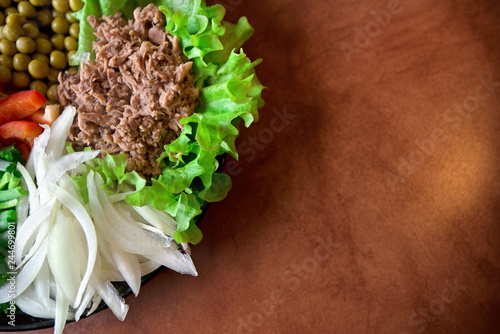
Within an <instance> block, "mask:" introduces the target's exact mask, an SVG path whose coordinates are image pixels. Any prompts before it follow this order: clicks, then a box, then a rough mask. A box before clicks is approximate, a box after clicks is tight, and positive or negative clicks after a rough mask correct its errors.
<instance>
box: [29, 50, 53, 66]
mask: <svg viewBox="0 0 500 334" xmlns="http://www.w3.org/2000/svg"><path fill="white" fill-rule="evenodd" d="M31 58H33V59H36V60H39V61H41V62H42V63H45V64H47V65H48V64H49V56H47V55H44V54H42V53H34V54H33V56H31Z"/></svg>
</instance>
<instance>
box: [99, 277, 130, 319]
mask: <svg viewBox="0 0 500 334" xmlns="http://www.w3.org/2000/svg"><path fill="white" fill-rule="evenodd" d="M90 286H92V288H93V289H94V290H96V291H97V293H99V295H100V296H101V298H102V299H103V300H104V302H105V303H106V305H108V307H109V308H110V310H111V311H112V312H113V314H114V315H115V316H116V317H117V318H118V320H120V321H123V320H125V317H126V315H127V312H128V305H127V304H125V300H123V298H122V297H120V295H119V294H118V291H116V289H115V287H114V286H113V284H111V283H110V282H108V281H103V280H102V279H100V278H98V277H97V276H96V275H92V276H91V279H90Z"/></svg>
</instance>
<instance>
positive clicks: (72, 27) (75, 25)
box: [69, 22, 80, 38]
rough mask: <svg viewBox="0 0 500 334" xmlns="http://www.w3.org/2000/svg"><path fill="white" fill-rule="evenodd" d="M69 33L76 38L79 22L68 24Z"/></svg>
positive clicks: (78, 33) (78, 32) (78, 31)
mask: <svg viewBox="0 0 500 334" xmlns="http://www.w3.org/2000/svg"><path fill="white" fill-rule="evenodd" d="M69 34H70V35H71V36H73V37H74V38H78V36H79V35H80V24H79V23H78V22H75V23H72V24H71V25H70V26H69Z"/></svg>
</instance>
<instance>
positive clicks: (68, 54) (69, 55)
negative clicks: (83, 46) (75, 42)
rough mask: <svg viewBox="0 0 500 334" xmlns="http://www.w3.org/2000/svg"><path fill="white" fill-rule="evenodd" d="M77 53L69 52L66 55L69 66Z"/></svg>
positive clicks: (74, 51)
mask: <svg viewBox="0 0 500 334" xmlns="http://www.w3.org/2000/svg"><path fill="white" fill-rule="evenodd" d="M75 53H76V50H72V51H68V53H66V60H67V61H68V64H69V63H70V59H71V56H72V55H74V54H75Z"/></svg>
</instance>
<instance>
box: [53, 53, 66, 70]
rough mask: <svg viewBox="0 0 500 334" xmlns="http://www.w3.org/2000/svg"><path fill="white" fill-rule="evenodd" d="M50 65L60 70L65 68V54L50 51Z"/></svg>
mask: <svg viewBox="0 0 500 334" xmlns="http://www.w3.org/2000/svg"><path fill="white" fill-rule="evenodd" d="M49 59H50V66H52V67H53V68H57V69H58V70H62V69H64V68H66V65H67V62H66V55H65V54H64V53H63V52H61V51H58V50H56V51H52V52H51V53H50V58H49Z"/></svg>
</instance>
